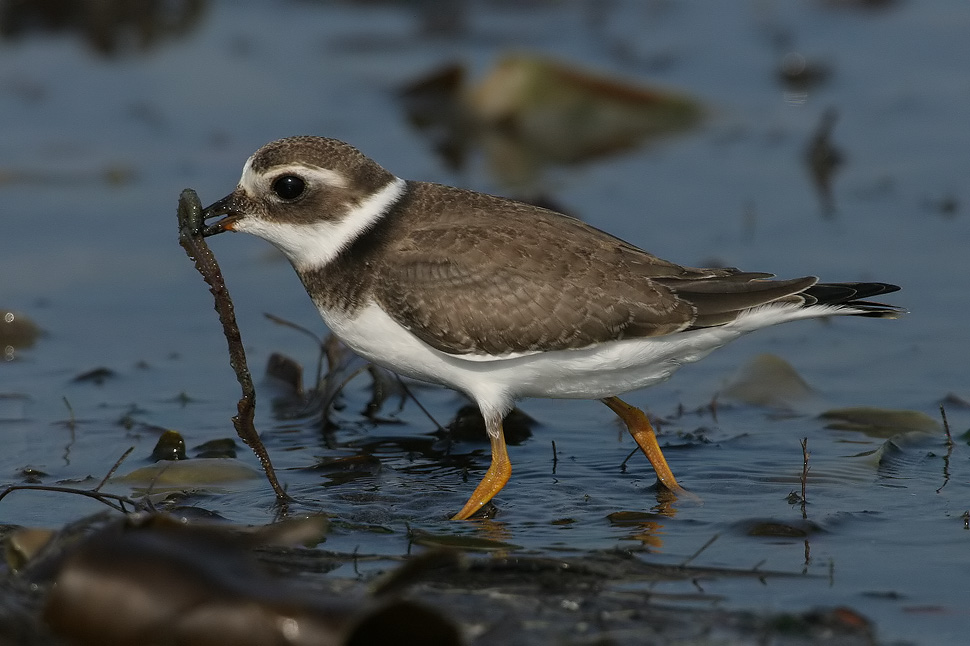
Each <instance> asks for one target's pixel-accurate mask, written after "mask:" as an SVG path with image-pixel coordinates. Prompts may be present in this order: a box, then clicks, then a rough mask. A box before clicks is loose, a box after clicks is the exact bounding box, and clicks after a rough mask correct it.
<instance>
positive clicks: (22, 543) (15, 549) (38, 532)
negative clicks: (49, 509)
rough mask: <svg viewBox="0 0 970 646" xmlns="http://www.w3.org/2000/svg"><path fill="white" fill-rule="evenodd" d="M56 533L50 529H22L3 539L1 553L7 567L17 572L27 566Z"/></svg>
mask: <svg viewBox="0 0 970 646" xmlns="http://www.w3.org/2000/svg"><path fill="white" fill-rule="evenodd" d="M55 533H56V532H55V531H54V530H52V529H40V528H36V527H22V528H20V529H18V530H16V531H14V532H12V533H11V534H10V535H8V536H7V537H6V539H4V542H3V553H4V560H5V561H6V563H7V567H9V568H10V569H11V570H14V571H17V570H19V569H20V568H22V567H23V566H24V565H26V564H27V562H28V561H30V560H31V559H32V558H34V556H35V555H36V554H37V553H38V552H40V550H42V549H43V548H44V547H45V546H46V545H47V544H48V543H49V542H50V540H51V538H52V537H53V536H54V534H55Z"/></svg>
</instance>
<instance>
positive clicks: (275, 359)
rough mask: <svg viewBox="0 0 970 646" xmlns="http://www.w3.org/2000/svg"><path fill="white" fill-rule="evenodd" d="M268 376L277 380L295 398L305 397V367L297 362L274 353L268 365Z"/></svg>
mask: <svg viewBox="0 0 970 646" xmlns="http://www.w3.org/2000/svg"><path fill="white" fill-rule="evenodd" d="M266 376H268V377H271V378H273V379H276V380H277V381H278V382H279V383H281V384H282V385H283V386H285V387H286V388H287V389H288V390H289V392H290V394H292V395H293V396H295V397H302V396H303V366H301V365H300V364H299V363H298V362H297V361H295V360H293V359H290V358H289V357H287V356H285V355H282V354H280V353H278V352H274V353H273V354H271V355H270V357H269V361H268V362H267V364H266Z"/></svg>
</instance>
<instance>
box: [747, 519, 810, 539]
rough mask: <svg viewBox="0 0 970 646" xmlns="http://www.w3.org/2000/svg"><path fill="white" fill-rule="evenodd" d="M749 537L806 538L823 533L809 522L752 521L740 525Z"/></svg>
mask: <svg viewBox="0 0 970 646" xmlns="http://www.w3.org/2000/svg"><path fill="white" fill-rule="evenodd" d="M739 526H740V527H741V529H742V531H743V532H744V533H745V534H746V535H748V536H759V537H768V538H805V537H807V536H810V535H812V534H816V533H818V532H819V531H821V528H820V527H819V526H818V525H816V524H815V523H813V522H811V521H807V520H800V521H781V520H751V521H744V522H742V523H740V525H739Z"/></svg>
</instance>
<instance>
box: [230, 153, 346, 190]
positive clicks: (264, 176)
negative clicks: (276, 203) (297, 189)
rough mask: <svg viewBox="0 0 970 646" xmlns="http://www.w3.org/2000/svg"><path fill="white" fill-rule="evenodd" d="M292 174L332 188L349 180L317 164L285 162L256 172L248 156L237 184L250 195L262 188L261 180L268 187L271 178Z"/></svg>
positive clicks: (344, 184)
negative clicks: (261, 171) (282, 164)
mask: <svg viewBox="0 0 970 646" xmlns="http://www.w3.org/2000/svg"><path fill="white" fill-rule="evenodd" d="M287 174H292V175H298V176H304V177H306V178H307V179H310V180H311V181H312V180H313V179H316V180H317V181H318V182H319V183H321V184H326V185H327V186H332V187H334V188H347V186H348V185H349V182H348V181H347V178H346V177H345V176H344V175H343V174H342V173H338V172H337V171H335V170H330V169H329V168H319V167H317V166H307V165H306V164H286V165H284V166H274V167H273V168H271V169H269V170H268V171H266V172H263V173H257V172H256V171H254V170H253V158H252V157H250V158H249V159H247V160H246V164H245V165H244V166H243V172H242V177H240V178H239V186H241V187H242V188H243V190H245V191H246V192H247V193H249V194H250V195H257V194H259V192H260V191H261V190H262V187H261V186H260V183H261V182H265V184H266V188H269V184H270V183H271V180H272V178H277V177H281V176H283V175H287Z"/></svg>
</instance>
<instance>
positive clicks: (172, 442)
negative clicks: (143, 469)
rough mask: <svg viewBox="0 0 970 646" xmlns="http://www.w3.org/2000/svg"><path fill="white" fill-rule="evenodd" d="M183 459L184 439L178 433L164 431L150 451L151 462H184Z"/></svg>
mask: <svg viewBox="0 0 970 646" xmlns="http://www.w3.org/2000/svg"><path fill="white" fill-rule="evenodd" d="M184 459H185V439H184V438H183V437H182V434H181V433H179V432H178V431H172V430H166V431H165V432H163V433H162V436H161V437H159V438H158V442H156V443H155V448H154V449H152V460H154V461H156V462H161V461H163V460H184Z"/></svg>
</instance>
